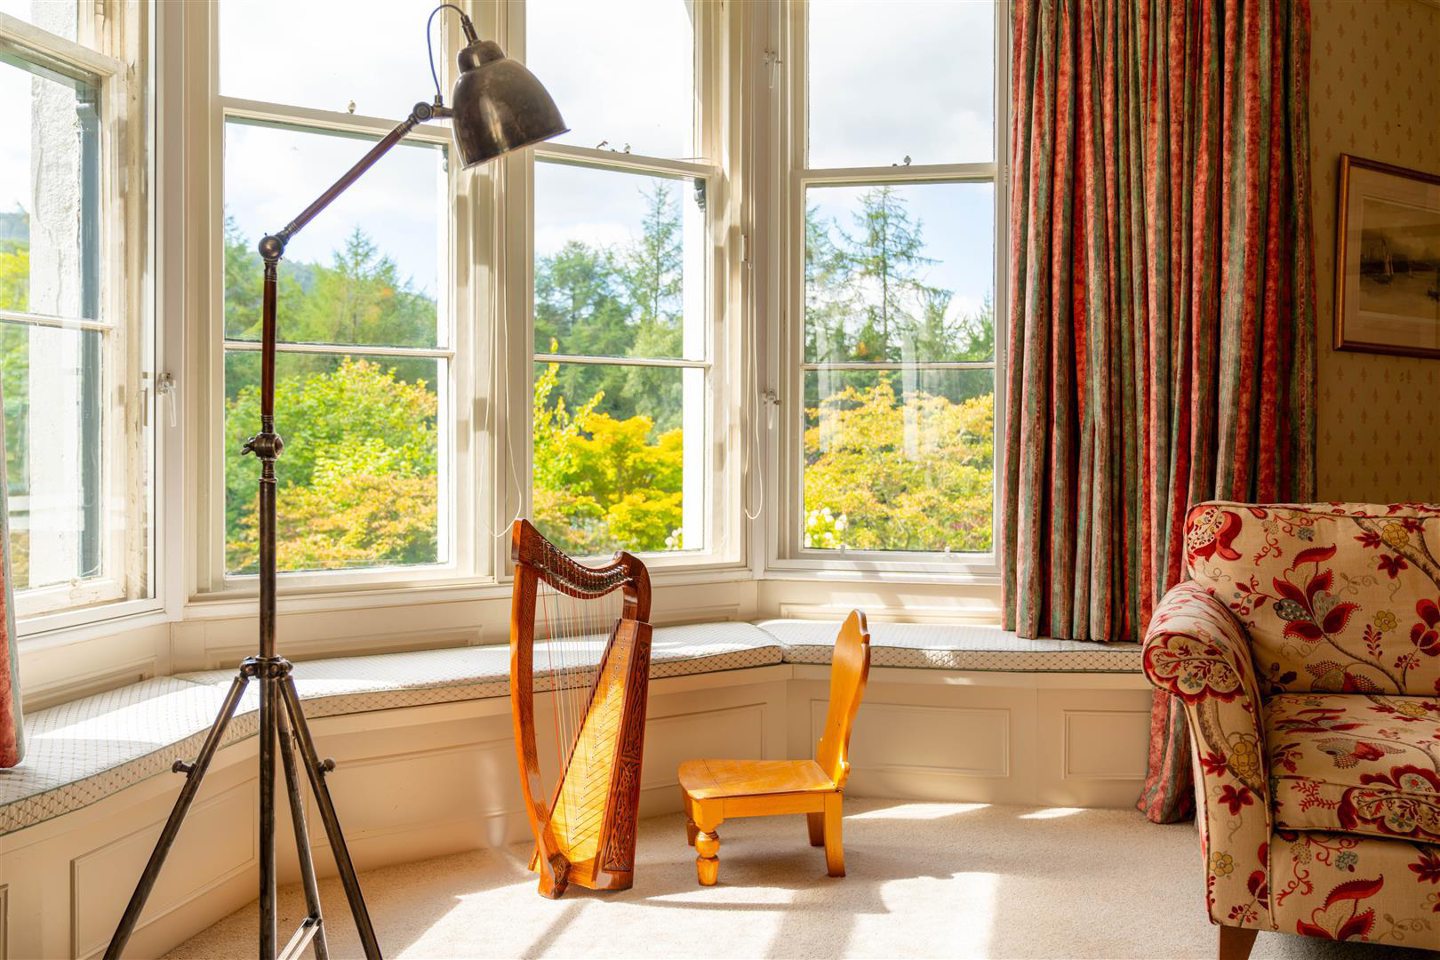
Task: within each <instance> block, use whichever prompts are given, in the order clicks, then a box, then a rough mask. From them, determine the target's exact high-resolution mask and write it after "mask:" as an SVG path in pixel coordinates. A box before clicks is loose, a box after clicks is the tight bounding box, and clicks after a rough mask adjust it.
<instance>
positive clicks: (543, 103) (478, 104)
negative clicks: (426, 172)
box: [450, 40, 569, 167]
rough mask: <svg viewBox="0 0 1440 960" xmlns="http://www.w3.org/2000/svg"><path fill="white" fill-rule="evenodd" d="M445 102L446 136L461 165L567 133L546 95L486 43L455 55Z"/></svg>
mask: <svg viewBox="0 0 1440 960" xmlns="http://www.w3.org/2000/svg"><path fill="white" fill-rule="evenodd" d="M458 59H459V63H460V77H459V79H458V80H456V81H455V90H454V93H453V95H452V97H451V100H450V103H451V110H452V112H453V113H452V118H451V121H450V124H451V133H452V135H453V136H454V138H455V146H456V148H457V149H458V150H459V151H460V159H461V161H462V163H463V165H464V166H466V167H473V166H475V165H476V164H480V163H484V162H486V161H487V160H493V159H495V158H496V157H498V156H500V155H502V154H505V153H509V152H510V151H511V150H518V149H520V148H521V147H528V146H529V145H530V144H532V143H538V142H540V141H541V140H548V139H550V138H551V137H556V136H559V135H560V134H562V133H565V132H566V131H568V130H569V127H567V126H565V120H564V119H563V118H562V117H561V116H560V110H559V109H558V108H557V107H556V106H555V101H554V100H552V99H550V94H549V93H548V92H547V91H546V90H545V87H544V86H542V85H541V83H540V81H539V80H537V79H535V75H534V74H533V73H531V72H530V71H529V70H527V69H525V67H524V65H522V64H520V63H517V62H516V61H514V60H511V59H510V58H509V57H507V56H505V51H503V50H501V49H500V46H499V44H496V43H494V42H493V41H490V40H483V41H477V42H475V43H471V44H469V45H468V46H466V47H465V49H463V50H461V51H460V56H459V58H458Z"/></svg>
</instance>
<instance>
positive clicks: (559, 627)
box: [533, 579, 623, 852]
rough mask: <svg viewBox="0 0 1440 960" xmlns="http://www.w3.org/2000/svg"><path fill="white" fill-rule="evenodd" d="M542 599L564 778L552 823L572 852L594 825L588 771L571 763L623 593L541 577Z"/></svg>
mask: <svg viewBox="0 0 1440 960" xmlns="http://www.w3.org/2000/svg"><path fill="white" fill-rule="evenodd" d="M536 599H537V605H536V606H537V608H536V619H537V621H538V622H537V626H538V627H540V628H541V629H537V630H536V632H535V642H537V643H543V644H544V646H545V653H544V656H543V660H542V658H541V657H538V656H537V657H535V658H534V660H533V662H534V663H535V664H536V667H537V669H545V670H547V671H548V673H549V679H550V700H551V708H552V710H551V712H552V723H553V725H554V730H555V756H556V774H555V775H556V777H557V778H559V779H558V782H557V783H556V785H555V786H554V787H552V788H551V790H550V794H551V796H552V797H553V798H554V807H552V809H551V817H552V824H551V825H552V829H553V830H554V831H555V833H554V835H555V837H556V839H557V840H558V841H559V842H560V843H561V845H562V847H563V848H564V849H565V850H566V851H567V852H568V851H569V850H570V849H572V848H574V847H575V846H576V844H577V843H579V842H580V841H582V840H583V838H584V835H585V831H586V830H587V829H589V825H587V824H586V823H581V822H579V818H580V813H581V807H580V801H581V800H582V799H583V798H582V797H581V793H582V792H583V791H584V790H585V789H586V785H585V784H584V783H583V782H581V781H582V779H583V778H582V777H581V776H580V775H579V774H580V773H583V771H577V773H576V775H574V776H570V775H568V774H569V773H570V770H569V768H570V764H571V762H572V760H574V758H575V756H576V753H577V751H578V750H580V748H581V746H582V745H581V742H580V741H581V738H582V735H584V734H585V726H586V721H587V719H588V718H589V713H590V709H591V706H592V700H591V696H592V694H593V693H594V692H595V691H596V689H597V681H598V679H599V671H600V668H601V662H602V657H603V655H604V653H605V651H606V647H607V645H608V642H609V640H610V638H611V636H612V635H613V634H614V631H615V628H616V626H617V625H618V623H619V620H620V615H621V612H622V606H623V594H622V591H621V590H619V589H618V588H617V589H614V590H611V591H609V592H607V593H605V594H602V595H600V596H596V597H589V598H579V597H573V596H571V595H569V594H568V593H565V592H563V591H560V590H556V589H555V588H553V587H551V586H550V585H549V584H547V583H545V582H544V580H543V579H540V580H537V592H536ZM541 663H543V664H544V667H543V668H542V667H541V666H540V665H541ZM587 746H588V745H587ZM583 757H584V755H583V754H582V758H583ZM547 799H549V798H548V797H547ZM559 807H563V808H564V813H563V815H562V816H560V817H555V812H556V811H555V808H559Z"/></svg>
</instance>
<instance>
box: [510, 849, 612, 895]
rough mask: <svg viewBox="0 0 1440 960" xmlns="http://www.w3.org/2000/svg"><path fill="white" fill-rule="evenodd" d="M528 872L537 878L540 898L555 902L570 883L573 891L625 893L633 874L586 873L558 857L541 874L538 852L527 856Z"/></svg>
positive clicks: (560, 856)
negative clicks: (575, 888) (581, 888)
mask: <svg viewBox="0 0 1440 960" xmlns="http://www.w3.org/2000/svg"><path fill="white" fill-rule="evenodd" d="M530 872H531V873H538V874H539V875H540V883H539V891H540V896H542V897H548V898H549V899H551V900H558V899H560V898H561V897H562V896H564V895H565V891H566V890H567V889H568V888H569V886H570V885H571V884H572V883H573V884H574V885H575V886H577V887H584V888H585V889H586V890H601V891H605V890H629V889H630V888H631V887H633V886H634V885H635V871H634V870H598V871H593V872H592V871H586V870H584V869H583V868H582V867H577V866H576V865H575V864H572V863H571V862H570V861H568V860H566V859H565V857H564V856H562V855H561V854H556V855H555V859H554V860H552V861H551V862H550V870H549V871H545V870H541V869H540V851H539V850H535V851H533V852H531V854H530ZM552 877H553V878H554V879H553V880H552V879H551V878H552Z"/></svg>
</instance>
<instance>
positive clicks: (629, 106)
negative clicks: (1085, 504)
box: [0, 0, 994, 310]
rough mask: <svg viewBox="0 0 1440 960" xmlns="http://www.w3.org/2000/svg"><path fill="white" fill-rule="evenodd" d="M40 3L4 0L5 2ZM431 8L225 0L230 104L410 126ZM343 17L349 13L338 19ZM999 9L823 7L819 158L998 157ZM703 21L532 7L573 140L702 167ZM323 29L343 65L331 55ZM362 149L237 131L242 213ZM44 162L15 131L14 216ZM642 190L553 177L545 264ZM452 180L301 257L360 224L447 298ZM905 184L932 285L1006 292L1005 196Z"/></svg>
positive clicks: (2, 190) (321, 177) (261, 214)
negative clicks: (697, 144)
mask: <svg viewBox="0 0 1440 960" xmlns="http://www.w3.org/2000/svg"><path fill="white" fill-rule="evenodd" d="M27 3H28V0H0V10H5V11H6V12H16V10H17V9H21V8H23V6H24V5H26V4H27ZM432 8H433V3H432V2H431V0H345V2H344V3H343V4H341V3H340V2H339V0H220V27H221V51H220V84H221V92H222V94H225V95H228V96H234V97H241V98H245V99H257V100H265V99H275V100H281V101H285V102H290V103H296V104H299V105H302V106H309V107H318V108H323V109H329V110H342V111H343V110H346V109H348V107H349V105H350V103H351V102H352V101H353V102H354V104H355V112H356V113H358V114H363V115H369V116H380V117H385V118H393V119H395V120H399V119H400V118H402V117H403V116H405V115H406V114H408V112H409V110H410V108H411V106H412V105H413V104H414V103H415V102H416V101H417V100H421V99H429V97H430V96H431V95H432V94H433V92H434V86H433V83H432V81H431V77H430V71H429V66H428V65H427V62H426V58H425V45H424V42H423V40H424V33H425V17H426V15H427V14H428V12H429V11H430V10H431V9H432ZM341 9H343V10H344V12H345V14H346V15H345V16H336V15H335V13H336V12H337V10H341ZM993 10H994V8H993V6H992V5H991V4H990V3H988V2H983V0H977V2H968V3H967V2H959V3H938V2H933V0H887V2H884V3H877V2H873V0H871V2H855V0H813V2H812V21H811V29H810V35H811V53H810V89H811V97H812V102H811V119H810V123H811V128H810V144H811V154H812V157H811V163H812V165H816V166H843V165H847V164H865V165H888V164H891V163H898V162H901V160H902V158H903V157H904V156H906V155H909V156H910V157H911V158H912V160H913V161H914V162H915V163H931V162H934V163H940V162H970V161H985V160H989V159H991V155H992V153H993V146H992V144H993V139H994V138H993V128H992V123H991V114H992V112H993V100H994V97H993V80H992V78H993V72H994V71H993V60H994V55H993V49H994V46H993V36H994V34H993V29H994V28H993ZM22 12H23V10H22ZM690 16H691V14H690V10H689V7H688V5H687V4H686V2H685V0H624V2H622V3H618V4H610V3H601V2H596V0H579V2H577V0H529V3H528V6H527V11H526V17H527V30H528V41H527V46H528V51H527V53H528V57H527V61H528V63H529V65H530V66H531V67H532V69H533V70H534V71H535V73H536V74H537V76H539V77H540V78H541V79H542V80H543V81H544V83H545V84H546V86H547V88H548V89H549V90H550V91H551V93H552V94H553V95H554V97H555V100H556V103H557V104H558V105H559V107H560V110H561V112H562V114H563V115H564V116H565V119H566V121H567V122H568V123H569V125H570V127H571V128H572V132H571V133H570V134H568V135H566V136H565V137H563V138H562V140H561V142H569V143H575V144H580V145H583V146H588V147H594V146H597V145H598V144H600V143H601V142H602V141H608V142H609V143H608V145H609V146H610V147H613V148H617V149H623V147H624V146H625V144H627V143H628V144H630V146H631V149H632V151H634V152H636V153H639V152H642V151H650V152H651V153H652V154H653V155H657V156H661V157H666V158H684V157H690V156H693V154H694V146H693V144H692V142H691V129H692V126H693V95H692V93H691V90H692V89H693V62H692V57H691V51H692V32H691V26H690ZM437 33H438V31H437ZM317 37H324V42H323V48H324V50H325V51H327V55H324V56H318V55H316V54H317V46H316V44H317V40H316V38H317ZM406 38H411V39H406ZM336 51H345V52H347V53H348V55H346V56H336V55H334V54H335V52H336ZM517 52H518V51H517ZM15 74H18V71H16V70H14V68H13V67H7V66H4V65H0V122H5V121H7V120H8V121H10V122H9V123H6V125H5V129H9V130H16V129H23V126H22V124H24V123H25V122H26V121H27V114H26V111H25V109H24V106H23V104H24V99H23V98H21V99H20V100H19V102H18V103H17V100H16V97H14V96H13V95H12V94H11V92H10V89H9V86H8V85H6V84H7V82H9V83H13V81H11V80H10V78H9V76H7V75H15ZM24 82H25V83H28V82H29V81H28V78H26V79H25V81H24ZM447 96H448V91H447ZM11 114H14V116H11ZM365 149H366V143H365V142H364V141H360V140H350V139H342V138H332V137H321V136H316V135H313V134H302V133H294V132H287V131H281V130H275V129H270V128H263V127H256V126H252V125H242V124H231V125H229V128H228V129H227V133H226V143H225V151H226V162H225V181H224V182H225V204H226V209H227V211H229V212H230V213H231V214H232V215H233V216H234V217H235V218H236V221H237V223H238V225H239V226H240V228H241V230H242V232H243V233H245V234H246V236H247V237H248V238H249V240H250V241H251V242H254V241H255V240H256V239H258V238H259V237H260V236H262V235H264V234H265V233H267V232H269V231H272V230H276V229H279V228H280V227H281V226H283V225H284V224H285V223H286V222H287V221H288V220H289V219H290V218H291V217H293V216H294V215H295V214H296V213H298V212H299V210H300V209H301V208H302V207H304V206H305V205H306V204H307V203H309V202H310V201H311V200H312V199H314V197H315V196H316V195H318V194H319V193H320V192H321V191H322V190H324V189H325V188H326V187H328V186H329V185H330V184H331V183H332V182H333V181H334V180H335V178H336V177H338V176H339V175H340V174H341V173H342V172H344V170H346V169H347V168H348V167H349V166H350V164H352V163H353V162H354V161H355V160H356V159H358V158H359V157H360V155H361V154H363V152H364V151H365ZM28 166H29V158H28V146H27V145H25V144H24V143H23V141H22V139H21V138H13V137H12V138H6V142H5V143H3V144H0V207H3V208H4V209H7V210H8V209H13V208H14V205H15V203H17V202H18V203H21V204H22V205H25V206H27V207H28V205H29V204H28V191H29V182H28ZM640 179H641V178H636V177H628V176H621V175H617V174H608V175H606V174H590V173H587V172H584V171H574V170H573V169H572V170H570V171H562V172H560V173H555V174H551V175H548V176H540V177H537V181H539V182H542V183H545V182H548V184H549V187H548V189H551V190H553V191H555V193H554V195H553V196H551V197H546V198H537V203H536V224H535V237H536V252H537V254H538V255H545V254H546V253H550V252H553V251H554V250H555V249H558V247H559V245H560V244H561V243H563V241H564V240H565V239H569V238H575V239H581V240H585V241H587V242H591V243H603V244H607V245H615V244H619V243H623V242H624V241H625V240H626V239H627V238H633V237H637V236H638V235H639V232H640V227H639V223H640V216H641V213H642V211H643V203H642V200H641V197H640V193H639V191H638V189H636V185H637V182H638V181H639V180H640ZM606 182H609V183H611V184H613V185H612V186H609V187H606V186H605V185H604V184H605V183H606ZM443 186H444V176H443V171H442V170H441V168H440V164H439V162H438V160H437V151H435V150H433V149H425V148H418V147H412V148H406V149H399V150H396V151H394V152H392V153H391V154H390V155H389V156H388V157H386V159H385V160H383V161H381V163H380V164H379V165H377V166H376V167H375V168H374V169H373V170H371V171H370V172H369V173H368V174H367V175H366V177H365V178H364V179H362V180H361V181H360V182H359V183H358V184H357V185H356V186H355V187H353V188H352V189H351V190H350V191H348V192H347V193H346V194H345V196H344V197H342V198H341V199H340V200H339V201H337V202H336V204H335V206H334V207H332V208H331V209H329V210H327V211H326V212H325V214H324V215H323V216H321V217H319V218H317V219H316V220H315V221H314V222H312V223H311V225H310V226H308V227H307V228H306V229H305V231H304V232H303V233H302V234H300V235H299V236H298V237H297V239H296V240H295V242H294V243H293V244H292V246H291V248H290V251H289V256H290V257H291V258H294V259H303V260H320V261H322V262H328V261H329V259H330V256H329V255H330V252H331V251H332V250H334V249H336V248H337V247H338V246H339V245H340V244H341V243H342V242H343V241H344V239H345V237H346V236H347V235H348V234H349V233H350V231H351V230H352V229H353V228H354V227H356V226H361V227H363V228H364V229H365V230H366V232H367V233H369V234H370V235H371V236H372V237H374V238H375V239H376V240H377V241H378V242H379V243H380V244H381V248H382V250H383V252H385V253H386V254H387V255H389V256H390V257H391V258H392V259H393V260H395V261H396V263H397V265H398V266H399V267H400V270H401V273H402V275H405V276H408V277H410V278H412V280H413V282H414V284H415V286H416V288H417V289H420V290H423V291H426V292H427V293H430V294H434V292H435V291H436V289H437V284H438V283H439V282H440V278H439V277H438V272H437V271H438V262H439V255H440V253H441V252H442V250H443V247H442V246H441V243H442V240H441V228H442V225H443V223H444V217H445V216H446V213H447V208H446V205H445V201H444V199H443ZM904 192H905V193H906V194H907V195H908V196H910V197H911V198H912V199H913V200H914V203H913V204H912V207H911V209H912V213H913V214H914V215H915V216H916V217H918V218H919V219H920V220H921V222H922V224H923V227H924V235H925V238H926V241H927V250H926V253H927V255H928V256H930V257H932V258H935V259H936V260H937V261H939V262H937V263H936V264H935V265H934V266H932V267H931V268H930V271H929V275H928V276H927V277H926V281H927V282H929V283H932V284H935V285H938V286H945V287H948V288H950V289H953V290H955V291H956V292H957V296H956V307H957V309H967V310H971V309H974V308H975V307H977V306H978V304H979V302H980V301H981V300H982V299H983V297H984V296H985V295H986V294H987V293H989V292H991V291H992V289H993V286H994V282H993V253H992V250H993V243H994V226H993V222H992V213H991V211H992V210H993V188H983V187H974V186H931V187H913V188H907V189H906V190H905V191H904ZM846 194H850V196H848V197H847V196H846ZM811 199H812V201H818V202H819V203H820V206H821V211H822V213H824V214H826V215H835V216H836V217H837V218H838V219H839V220H840V221H841V222H842V224H848V220H849V211H850V210H851V209H853V207H854V196H853V191H842V190H825V191H816V192H814V193H813V194H812V198H811Z"/></svg>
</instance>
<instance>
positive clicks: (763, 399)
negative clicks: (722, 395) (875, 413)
mask: <svg viewBox="0 0 1440 960" xmlns="http://www.w3.org/2000/svg"><path fill="white" fill-rule="evenodd" d="M768 53H769V51H767V56H766V62H765V69H766V74H767V76H768V80H769V88H770V89H771V90H774V89H775V71H776V70H778V69H779V58H778V57H777V58H775V60H774V61H773V62H772V61H771V59H770V57H769V56H768ZM751 96H754V94H753V93H752V94H751ZM748 139H749V142H748V143H747V144H746V145H745V173H746V175H747V176H753V171H755V170H756V162H757V155H756V147H755V139H756V138H755V136H754V135H753V133H752V134H751V136H750V137H749V138H748ZM745 192H746V199H745V203H746V205H747V206H748V207H749V210H750V218H749V219H750V225H751V226H752V227H753V225H754V222H755V201H754V199H753V196H754V190H753V189H752V190H746V191H745ZM750 232H751V233H752V234H753V233H754V230H753V229H752V230H751V231H750ZM745 270H746V272H747V274H749V277H750V298H749V299H750V304H751V306H750V323H749V324H748V327H749V329H748V330H747V331H746V332H747V333H748V334H749V337H750V349H749V351H748V353H749V358H750V378H751V383H752V384H753V385H754V388H755V396H756V398H757V399H758V400H759V402H760V404H761V405H762V406H763V407H764V408H765V415H766V422H767V424H768V429H771V430H773V429H774V427H775V403H776V399H777V398H776V396H775V391H773V390H765V391H763V392H762V391H761V382H760V381H761V376H760V346H759V340H760V311H759V310H758V309H756V308H755V306H754V303H755V276H754V272H755V254H754V252H753V250H752V249H751V245H750V244H749V243H746V244H745ZM749 415H750V439H751V442H750V444H749V445H748V447H747V449H746V451H745V476H746V477H747V478H750V479H753V481H754V483H753V486H754V487H758V489H759V492H758V494H756V496H755V510H754V512H753V513H752V512H751V511H750V508H749V507H746V508H745V519H746V520H749V521H752V522H753V521H755V520H758V519H760V515H761V514H763V513H764V512H765V454H764V451H762V450H761V449H760V442H761V434H760V411H759V410H757V409H753V408H752V409H751V410H750V411H749Z"/></svg>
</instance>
